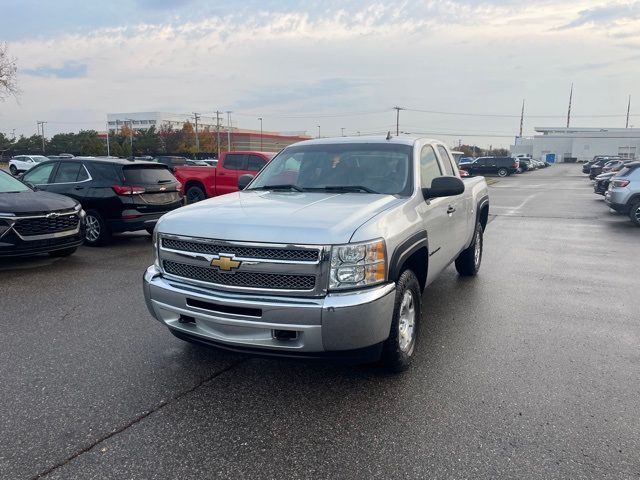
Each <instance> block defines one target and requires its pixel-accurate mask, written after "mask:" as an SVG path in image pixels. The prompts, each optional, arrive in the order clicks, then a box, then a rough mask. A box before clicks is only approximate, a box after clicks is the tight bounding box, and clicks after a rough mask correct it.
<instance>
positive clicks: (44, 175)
mask: <svg viewBox="0 0 640 480" xmlns="http://www.w3.org/2000/svg"><path fill="white" fill-rule="evenodd" d="M54 166H55V163H46V164H44V165H40V166H38V167H35V168H33V169H32V170H30V171H29V172H27V174H26V175H25V176H24V177H23V178H24V181H25V182H29V183H31V184H32V185H44V184H46V183H49V177H50V176H51V172H52V170H53V167H54Z"/></svg>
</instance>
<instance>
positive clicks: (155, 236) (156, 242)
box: [152, 229, 160, 270]
mask: <svg viewBox="0 0 640 480" xmlns="http://www.w3.org/2000/svg"><path fill="white" fill-rule="evenodd" d="M152 238H153V254H154V257H155V258H154V260H153V265H154V266H155V267H156V268H157V269H158V270H160V258H159V256H158V253H159V252H158V251H159V249H160V240H159V239H158V230H156V229H154V230H153V235H152Z"/></svg>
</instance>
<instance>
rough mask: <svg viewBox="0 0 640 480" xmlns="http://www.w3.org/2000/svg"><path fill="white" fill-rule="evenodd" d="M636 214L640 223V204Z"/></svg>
mask: <svg viewBox="0 0 640 480" xmlns="http://www.w3.org/2000/svg"><path fill="white" fill-rule="evenodd" d="M634 215H635V216H636V222H638V223H640V205H638V206H637V207H636V211H635V212H634Z"/></svg>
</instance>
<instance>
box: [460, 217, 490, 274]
mask: <svg viewBox="0 0 640 480" xmlns="http://www.w3.org/2000/svg"><path fill="white" fill-rule="evenodd" d="M483 234H484V232H483V230H482V225H481V224H480V222H479V221H476V229H475V230H474V232H473V241H472V242H471V245H469V246H468V247H467V248H466V249H464V250H463V251H462V253H460V255H458V258H456V270H457V271H458V273H459V274H460V275H461V276H463V277H473V276H474V275H477V274H478V271H479V270H480V265H481V264H482V247H483ZM476 246H478V251H477V256H476Z"/></svg>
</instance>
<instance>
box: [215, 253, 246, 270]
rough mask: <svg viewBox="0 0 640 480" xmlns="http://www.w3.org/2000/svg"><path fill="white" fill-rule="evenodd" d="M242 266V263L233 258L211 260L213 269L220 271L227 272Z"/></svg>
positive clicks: (221, 257)
mask: <svg viewBox="0 0 640 480" xmlns="http://www.w3.org/2000/svg"><path fill="white" fill-rule="evenodd" d="M241 264H242V262H238V261H237V260H234V259H233V257H223V256H220V258H214V259H213V260H211V266H212V267H218V268H219V269H220V270H224V271H225V272H228V271H230V270H235V269H236V268H238V267H239V266H240V265H241Z"/></svg>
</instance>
